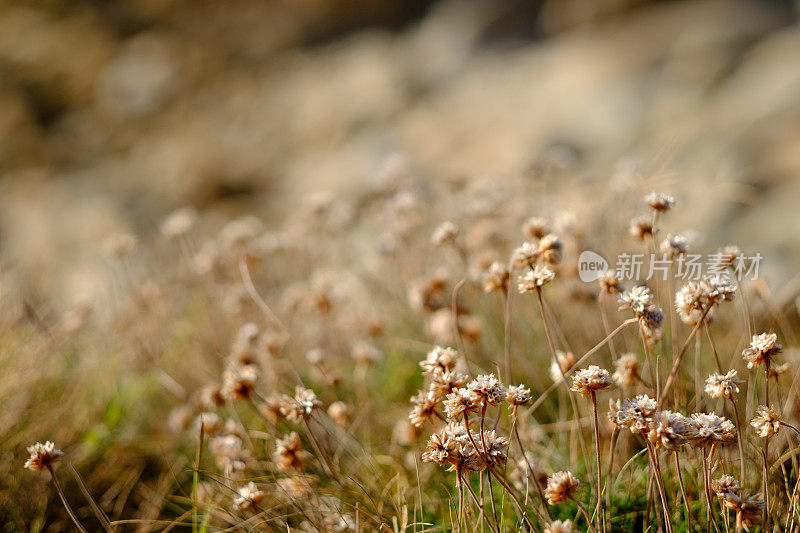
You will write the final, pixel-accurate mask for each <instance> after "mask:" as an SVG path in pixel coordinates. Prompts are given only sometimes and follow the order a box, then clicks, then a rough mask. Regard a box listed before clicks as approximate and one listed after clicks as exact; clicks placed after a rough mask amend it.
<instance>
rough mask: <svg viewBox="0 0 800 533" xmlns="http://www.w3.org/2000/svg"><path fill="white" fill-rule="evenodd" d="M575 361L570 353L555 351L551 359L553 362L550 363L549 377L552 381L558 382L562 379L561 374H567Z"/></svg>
mask: <svg viewBox="0 0 800 533" xmlns="http://www.w3.org/2000/svg"><path fill="white" fill-rule="evenodd" d="M576 362H577V360H576V359H575V356H574V355H573V353H572V352H562V351H561V350H556V355H555V357H553V362H552V363H550V377H551V378H552V380H553V381H555V382H559V381H561V379H562V376H561V374H562V373H564V374H566V373H567V372H569V371H570V370H571V369H572V367H573V366H575V363H576Z"/></svg>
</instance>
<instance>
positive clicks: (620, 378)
mask: <svg viewBox="0 0 800 533" xmlns="http://www.w3.org/2000/svg"><path fill="white" fill-rule="evenodd" d="M611 377H612V378H613V379H614V381H615V382H616V384H617V385H619V386H620V387H630V386H631V385H633V384H634V383H636V381H637V380H639V379H641V378H640V377H639V360H638V359H637V357H636V354H635V353H624V354H622V355H620V356H619V358H617V360H616V361H614V374H613V375H612V376H611Z"/></svg>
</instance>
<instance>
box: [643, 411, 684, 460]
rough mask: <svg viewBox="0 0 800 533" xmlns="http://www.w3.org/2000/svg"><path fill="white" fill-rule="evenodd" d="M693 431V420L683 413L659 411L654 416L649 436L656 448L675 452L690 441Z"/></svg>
mask: <svg viewBox="0 0 800 533" xmlns="http://www.w3.org/2000/svg"><path fill="white" fill-rule="evenodd" d="M691 431H692V425H691V422H690V421H688V420H687V418H686V417H685V416H683V415H682V414H680V413H675V412H672V411H659V412H657V413H656V414H655V415H654V416H653V417H652V421H651V424H650V431H649V432H648V433H647V437H648V439H649V440H650V442H651V443H652V444H653V445H654V446H656V448H664V449H666V450H669V451H673V452H674V451H677V450H678V449H679V448H680V447H681V445H682V444H686V442H688V437H689V435H690V434H691Z"/></svg>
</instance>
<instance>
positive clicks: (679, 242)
mask: <svg viewBox="0 0 800 533" xmlns="http://www.w3.org/2000/svg"><path fill="white" fill-rule="evenodd" d="M689 247H690V245H689V239H687V238H686V237H684V236H683V235H673V234H671V233H670V234H669V235H667V238H666V239H664V240H663V241H661V244H659V250H660V251H661V253H662V254H664V255H666V256H667V257H668V258H670V259H675V258H676V257H678V256H681V255H683V254H685V253H686V252H688V251H689Z"/></svg>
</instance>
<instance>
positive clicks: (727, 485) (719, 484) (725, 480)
mask: <svg viewBox="0 0 800 533" xmlns="http://www.w3.org/2000/svg"><path fill="white" fill-rule="evenodd" d="M711 490H713V491H714V494H716V495H717V497H718V498H724V497H725V495H726V494H727V493H730V494H738V493H739V491H740V490H741V487H740V486H739V482H738V481H736V478H735V477H733V476H728V475H723V476H720V477H719V478H717V479H715V480H714V481H712V482H711Z"/></svg>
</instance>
